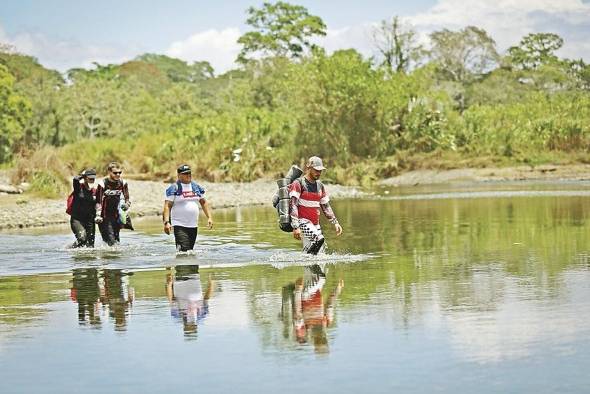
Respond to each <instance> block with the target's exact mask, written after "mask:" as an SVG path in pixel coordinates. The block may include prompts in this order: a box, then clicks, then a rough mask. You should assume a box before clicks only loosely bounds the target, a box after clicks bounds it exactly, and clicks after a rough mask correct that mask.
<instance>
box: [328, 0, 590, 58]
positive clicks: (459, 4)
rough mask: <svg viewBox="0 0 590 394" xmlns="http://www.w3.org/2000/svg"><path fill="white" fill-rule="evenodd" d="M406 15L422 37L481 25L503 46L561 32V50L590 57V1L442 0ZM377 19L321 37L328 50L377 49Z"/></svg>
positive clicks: (367, 52) (369, 51)
mask: <svg viewBox="0 0 590 394" xmlns="http://www.w3.org/2000/svg"><path fill="white" fill-rule="evenodd" d="M401 19H402V22H404V23H407V24H410V25H412V26H413V28H414V30H416V32H417V33H418V35H419V37H422V38H425V37H426V36H427V35H428V34H429V33H431V32H433V31H435V30H440V29H443V28H447V29H450V30H458V29H461V28H464V27H466V26H469V25H473V26H477V27H481V28H483V29H485V30H486V31H487V32H488V33H489V34H490V36H491V37H492V38H494V40H496V43H497V45H498V50H499V51H500V52H503V51H505V50H506V49H508V48H509V47H510V46H513V45H517V44H518V42H519V41H520V39H521V38H522V37H524V36H525V35H527V34H529V33H541V32H547V33H556V34H559V35H560V36H561V37H562V38H563V39H564V41H565V44H564V46H563V48H562V49H561V51H560V53H559V54H560V55H561V56H564V57H568V58H574V59H577V58H584V59H585V60H586V61H590V43H588V37H589V36H590V4H588V2H583V1H581V0H561V1H554V0H476V1H471V2H465V1H464V0H439V1H438V3H437V4H436V5H435V6H433V7H432V8H430V9H429V10H427V11H425V12H422V13H419V14H416V15H413V16H408V17H403V18H401ZM377 23H378V21H375V22H374V23H365V24H363V25H357V26H352V27H345V28H341V29H337V30H328V34H327V36H326V37H324V38H322V39H321V40H319V43H320V44H321V45H323V46H324V47H325V48H326V49H327V50H329V51H334V50H337V49H344V48H356V49H357V50H358V51H359V52H361V53H363V54H365V55H371V54H374V53H375V51H374V48H373V44H372V39H371V30H372V28H373V27H374V26H376V24H377Z"/></svg>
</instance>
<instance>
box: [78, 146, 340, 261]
mask: <svg viewBox="0 0 590 394" xmlns="http://www.w3.org/2000/svg"><path fill="white" fill-rule="evenodd" d="M325 169H326V168H325V167H324V165H323V162H322V159H320V158H319V157H317V156H312V157H310V158H309V160H308V161H307V164H306V166H305V173H304V175H303V176H302V177H301V178H300V179H297V180H296V181H294V182H292V183H291V184H290V185H289V186H288V191H289V215H290V222H291V227H292V229H293V237H294V238H295V239H297V240H301V241H302V243H303V250H304V251H305V252H307V253H312V254H317V253H318V252H321V251H323V250H325V246H326V245H325V242H324V236H323V234H322V229H321V227H320V222H319V219H320V211H321V212H323V213H324V215H325V216H326V218H327V219H328V221H329V222H330V223H331V224H333V225H334V228H335V230H336V235H337V236H339V235H340V234H342V227H341V226H340V224H339V223H338V219H336V215H335V214H334V211H333V210H332V208H331V206H330V202H329V201H330V199H329V197H328V193H327V191H326V188H325V186H324V185H323V184H322V183H321V182H319V179H320V176H321V174H322V171H323V170H325ZM122 172H123V171H122V168H121V166H120V165H119V164H118V163H116V162H112V163H109V165H108V166H107V176H106V177H105V178H104V179H102V180H100V181H98V182H97V181H96V170H95V169H93V168H89V169H86V170H84V171H82V173H80V174H79V175H76V176H75V177H74V178H73V181H72V183H73V192H72V194H71V195H70V198H69V199H68V210H67V212H68V213H69V214H70V215H71V219H70V225H71V228H72V232H73V233H74V235H75V237H76V242H75V243H74V245H73V247H94V238H95V224H98V229H99V231H100V235H101V237H102V240H103V241H104V243H106V244H107V245H109V246H113V245H116V244H118V243H119V242H120V237H119V232H120V230H121V229H122V228H129V229H133V226H132V224H131V220H130V218H129V216H128V214H127V213H128V211H129V209H130V207H131V201H130V199H129V188H128V186H127V182H125V181H124V180H123V179H122V178H121V174H122ZM176 173H177V181H176V182H175V183H173V184H171V185H169V186H168V187H167V188H166V191H165V193H164V207H163V212H162V219H163V222H164V232H165V233H166V234H170V233H171V232H172V233H173V234H174V239H175V243H176V249H177V250H178V251H181V252H184V251H188V250H192V249H193V248H194V245H195V241H196V239H197V232H198V218H199V211H200V209H199V208H202V209H203V213H204V214H205V216H206V217H207V227H208V228H209V229H211V228H213V216H212V215H211V210H210V208H209V204H208V203H207V200H206V199H205V197H204V195H205V189H204V188H203V187H202V186H200V185H199V184H197V183H196V182H195V181H193V180H192V172H191V168H190V166H189V165H187V164H183V165H181V166H180V167H178V168H177V170H176Z"/></svg>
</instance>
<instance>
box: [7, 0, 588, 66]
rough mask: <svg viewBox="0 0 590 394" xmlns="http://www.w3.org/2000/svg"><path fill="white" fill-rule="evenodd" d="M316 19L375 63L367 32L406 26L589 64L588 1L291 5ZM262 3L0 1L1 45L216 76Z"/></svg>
mask: <svg viewBox="0 0 590 394" xmlns="http://www.w3.org/2000/svg"><path fill="white" fill-rule="evenodd" d="M291 3H293V4H300V5H303V6H305V7H306V8H307V9H308V10H309V11H310V12H311V13H312V14H314V15H318V16H320V17H321V18H322V19H323V20H324V22H325V23H326V24H327V26H328V35H327V36H326V37H325V38H323V39H322V40H321V42H320V44H322V45H323V46H324V47H326V48H327V49H328V50H336V49H341V48H350V47H353V48H356V49H358V50H359V51H360V52H362V53H363V54H365V55H367V56H370V55H372V54H373V53H374V47H373V44H372V40H371V38H370V36H371V33H370V32H371V28H372V26H374V24H375V23H377V22H379V21H380V20H382V19H387V18H390V17H392V16H394V15H399V16H401V17H403V20H404V21H405V23H407V24H408V25H411V26H412V27H413V28H414V29H415V30H417V31H418V32H419V33H420V34H421V36H422V37H423V39H424V40H425V42H426V40H427V35H428V33H429V32H432V31H433V30H438V29H441V28H449V29H460V28H462V27H465V26H467V25H470V24H471V25H476V26H479V27H483V28H484V29H486V30H487V31H488V33H490V35H491V36H492V37H493V38H494V39H495V40H496V41H497V44H498V48H499V49H500V50H501V51H502V50H505V49H506V48H507V47H508V46H510V45H515V44H516V43H518V40H519V39H520V38H521V37H522V36H524V35H526V34H528V33H531V32H542V31H543V32H544V31H549V32H554V33H557V34H560V35H561V36H562V37H563V38H564V39H565V42H566V45H565V46H564V48H563V50H562V53H561V54H562V56H567V57H570V58H580V57H582V58H584V59H585V60H587V61H590V43H588V41H590V40H588V39H587V37H590V3H589V1H588V0H472V1H470V2H466V1H464V0H413V1H407V0H406V1H399V0H389V1H387V0H365V1H352V0H340V1H333V0H317V1H291ZM261 4H262V1H253V0H234V1H223V0H217V1H189V0H168V1H166V2H164V1H155V0H146V1H140V0H125V1H123V0H119V1H115V0H100V1H96V0H95V1H88V0H78V1H73V0H52V1H42V0H37V1H33V0H3V1H2V2H0V42H2V43H8V44H11V45H14V46H16V48H17V50H19V51H20V52H23V53H26V54H29V55H32V56H36V57H37V58H38V59H39V61H40V62H41V63H42V64H43V65H45V66H47V67H51V68H56V69H59V70H60V71H65V70H67V69H68V68H72V67H81V66H82V67H89V66H91V64H92V62H93V61H97V62H99V63H119V62H122V61H125V60H129V59H132V58H133V57H135V56H137V55H139V54H142V53H145V52H155V53H164V54H168V55H170V56H175V57H179V58H181V59H183V60H186V61H189V62H190V61H195V60H208V61H210V62H211V63H212V65H213V66H214V67H215V69H216V70H217V71H218V72H222V71H225V70H227V69H229V68H231V67H233V66H234V64H233V60H234V59H235V56H236V54H237V52H238V51H239V46H238V45H237V44H236V42H235V41H236V39H237V38H238V37H239V36H240V35H241V34H243V33H245V32H246V31H247V26H246V25H245V24H244V22H245V19H246V9H247V8H248V7H249V6H256V7H258V6H260V5H261Z"/></svg>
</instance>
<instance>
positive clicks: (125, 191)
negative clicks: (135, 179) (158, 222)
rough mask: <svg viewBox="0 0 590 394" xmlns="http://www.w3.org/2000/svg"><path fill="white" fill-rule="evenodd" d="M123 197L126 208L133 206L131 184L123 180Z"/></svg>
mask: <svg viewBox="0 0 590 394" xmlns="http://www.w3.org/2000/svg"><path fill="white" fill-rule="evenodd" d="M123 198H125V210H127V209H129V208H131V200H129V184H128V183H127V182H123Z"/></svg>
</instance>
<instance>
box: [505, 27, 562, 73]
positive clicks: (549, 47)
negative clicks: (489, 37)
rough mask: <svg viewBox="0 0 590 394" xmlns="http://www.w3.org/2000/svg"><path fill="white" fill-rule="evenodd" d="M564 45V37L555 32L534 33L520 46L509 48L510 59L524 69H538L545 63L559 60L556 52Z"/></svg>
mask: <svg viewBox="0 0 590 394" xmlns="http://www.w3.org/2000/svg"><path fill="white" fill-rule="evenodd" d="M562 46H563V39H562V38H561V37H560V36H558V35H557V34H553V33H532V34H529V35H527V36H525V37H524V38H523V39H522V40H520V43H519V44H518V46H514V47H510V48H509V49H508V56H509V60H510V62H511V63H512V64H514V65H516V66H517V67H519V68H521V69H523V70H536V69H538V68H539V67H540V66H542V65H544V64H550V63H555V62H557V61H558V58H557V56H555V54H554V52H555V51H557V50H558V49H559V48H561V47H562Z"/></svg>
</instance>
